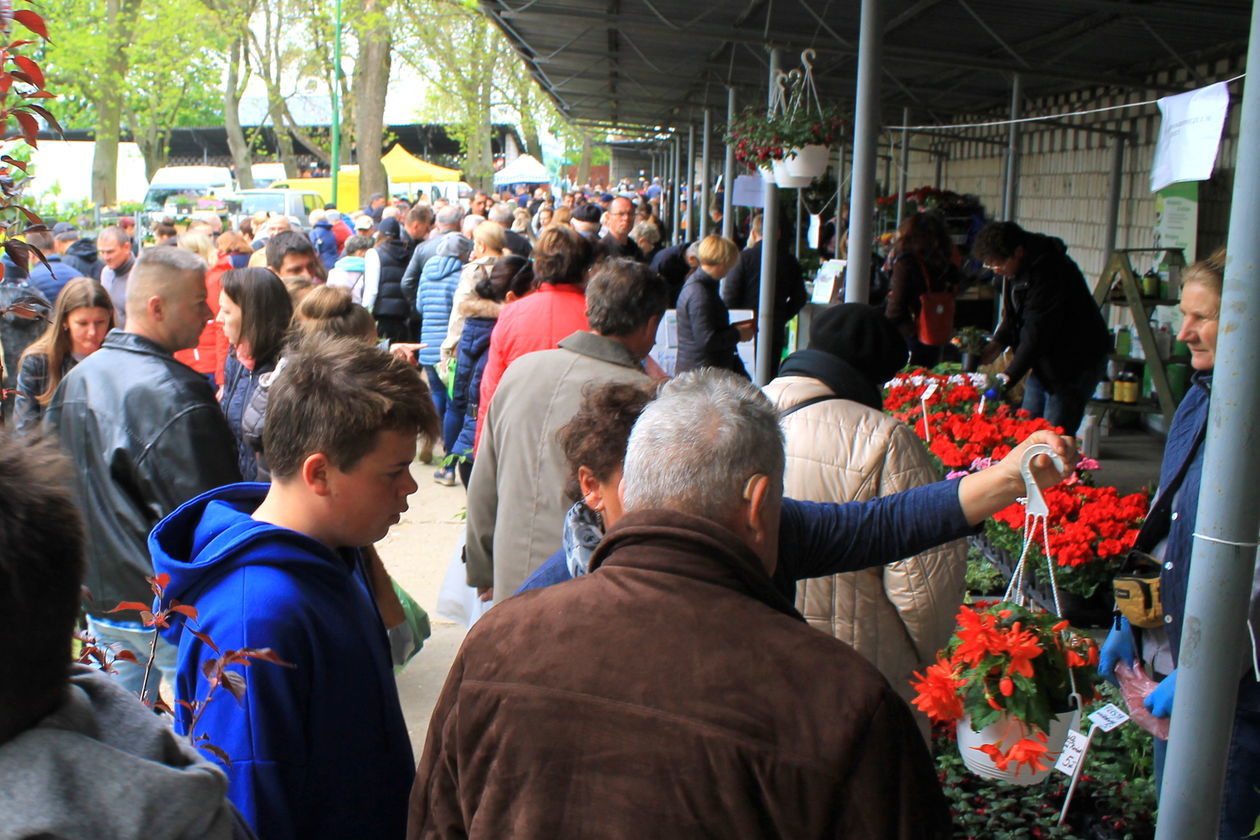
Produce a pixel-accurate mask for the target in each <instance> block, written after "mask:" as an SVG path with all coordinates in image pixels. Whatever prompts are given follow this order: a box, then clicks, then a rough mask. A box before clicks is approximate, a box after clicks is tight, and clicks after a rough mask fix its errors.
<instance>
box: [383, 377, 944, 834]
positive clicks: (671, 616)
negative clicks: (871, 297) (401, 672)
mask: <svg viewBox="0 0 1260 840" xmlns="http://www.w3.org/2000/svg"><path fill="white" fill-rule="evenodd" d="M514 370H515V369H514ZM480 466H481V462H480V460H479V461H478V464H477V469H479V468H480ZM783 475H784V448H783V435H782V432H781V431H780V429H779V416H778V413H777V412H776V411H775V409H774V407H773V406H772V405H771V404H770V403H769V401H768V400H767V399H766V398H765V397H764V396H763V395H762V394H761V392H760V391H758V390H757V388H756V386H754V385H753V384H752V383H750V382H748V381H747V380H742V381H741V380H739V379H737V378H735V377H734V376H733V375H731V374H729V373H726V372H719V371H712V370H701V371H695V372H691V373H688V374H684V375H682V376H680V377H678V378H677V379H675V380H673V381H671V382H669V383H667V384H666V385H665V386H663V388H662V391H661V395H660V397H659V398H658V399H657V400H656V401H655V402H653V403H651V404H650V405H648V406H647V407H646V408H645V409H644V410H643V413H642V414H641V415H640V417H639V419H638V421H637V422H636V423H635V426H634V431H633V432H632V433H631V436H630V443H629V449H628V451H627V453H626V462H625V471H624V478H623V488H624V493H623V498H624V503H625V514H624V515H623V516H622V517H621V518H620V520H619V521H618V522H617V523H616V524H615V525H614V526H613V527H612V528H610V529H609V531H608V533H607V535H606V536H605V538H604V540H603V541H602V543H601V544H600V545H599V547H598V548H597V549H596V550H595V553H594V555H593V556H592V558H591V562H590V565H591V573H590V574H587V575H583V576H581V577H579V578H577V579H576V580H574V581H571V582H569V583H564V584H560V585H557V586H550V587H546V588H543V589H538V590H533V591H530V592H527V593H524V594H522V595H519V596H517V597H514V598H512V599H510V600H508V601H506V602H504V603H502V604H500V605H499V606H497V607H495V608H494V609H493V610H491V611H489V612H488V613H487V614H486V615H485V616H484V617H483V618H482V619H481V620H480V621H478V623H477V624H476V625H475V626H474V627H473V629H472V630H471V631H470V632H469V634H468V637H467V639H466V640H465V642H464V645H463V647H462V649H461V650H460V652H459V655H458V656H457V657H456V660H455V663H454V665H453V666H452V668H451V672H450V676H449V677H448V679H447V683H446V685H445V687H444V688H443V690H442V693H441V696H440V698H439V700H438V703H437V707H436V708H435V710H434V712H433V716H432V718H431V722H430V728H429V734H428V739H427V741H426V744H425V750H424V754H423V757H422V758H421V761H420V766H419V769H418V771H417V775H416V781H415V785H414V787H413V788H412V795H411V812H410V819H409V827H408V836H409V837H412V838H418V837H422V836H428V835H429V833H431V832H433V831H434V829H435V827H436V826H441V827H442V829H443V831H447V832H450V833H453V834H454V833H461V832H466V831H468V830H469V829H470V827H471V826H472V825H474V824H475V825H476V826H477V827H478V831H479V832H484V833H485V834H486V835H487V836H500V835H502V836H507V835H510V834H520V833H522V832H526V833H529V834H532V835H536V836H548V837H565V836H577V835H581V834H584V833H586V832H587V831H588V830H589V827H590V826H592V825H598V826H600V827H601V831H603V832H605V833H608V834H611V835H619V836H620V835H629V834H634V835H636V836H647V837H665V836H678V835H681V834H686V835H689V836H690V835H697V836H698V835H704V836H710V837H749V836H777V837H844V838H851V839H852V838H858V840H863V839H864V838H906V840H909V838H917V839H920V840H921V839H922V838H928V840H931V838H945V837H948V836H950V834H951V832H952V828H951V821H950V816H949V811H948V808H947V805H946V801H945V798H944V796H943V795H942V793H941V789H940V785H939V783H938V782H937V779H936V773H935V769H934V766H933V764H932V760H931V758H930V756H929V755H928V752H927V748H926V746H925V745H924V743H923V740H922V739H921V738H920V737H919V735H918V731H917V729H916V728H915V726H914V723H913V720H912V718H911V715H910V710H909V708H908V707H907V706H906V704H905V702H904V701H903V700H902V699H901V698H900V697H898V696H897V695H896V693H895V692H894V691H893V690H892V689H891V688H890V687H889V685H888V683H887V681H886V680H884V678H883V677H882V676H880V674H879V673H878V671H876V670H875V668H874V666H872V665H871V664H870V663H868V662H867V661H866V660H864V659H863V658H862V657H861V656H859V655H858V654H857V653H856V652H854V651H853V649H852V648H850V647H849V646H848V645H845V644H844V643H843V642H840V641H839V640H837V639H834V638H832V637H830V636H828V635H826V634H824V633H819V632H817V631H816V630H814V629H812V628H810V627H809V626H808V625H807V624H805V622H804V621H803V620H802V618H801V616H800V614H799V613H798V612H797V611H796V610H795V608H793V606H792V604H791V602H790V601H789V600H788V599H787V598H785V597H784V596H783V595H782V594H781V593H780V592H779V591H778V590H777V589H776V587H775V586H774V584H773V582H772V580H771V573H772V572H773V570H774V569H775V567H776V565H777V550H778V536H779V517H780V504H781V501H782V496H783ZM476 481H477V470H476V469H474V472H473V482H474V484H475V483H476ZM557 639H562V640H564V644H557V643H556V640H557ZM557 708H559V709H560V710H561V712H560V713H557ZM455 768H458V773H456V772H454V769H455ZM614 792H615V793H614ZM556 803H563V805H564V807H555V805H556Z"/></svg>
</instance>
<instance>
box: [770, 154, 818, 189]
mask: <svg viewBox="0 0 1260 840" xmlns="http://www.w3.org/2000/svg"><path fill="white" fill-rule="evenodd" d="M772 168H773V170H774V182H775V183H776V184H778V185H779V186H780V187H783V188H785V189H800V188H802V187H808V186H809V185H810V184H812V183H813V182H814V179H813V178H810V177H804V178H801V177H796V176H793V175H792V174H791V173H790V172H788V169H787V162H786V161H782V160H776V161H775V162H774V164H773V167H772Z"/></svg>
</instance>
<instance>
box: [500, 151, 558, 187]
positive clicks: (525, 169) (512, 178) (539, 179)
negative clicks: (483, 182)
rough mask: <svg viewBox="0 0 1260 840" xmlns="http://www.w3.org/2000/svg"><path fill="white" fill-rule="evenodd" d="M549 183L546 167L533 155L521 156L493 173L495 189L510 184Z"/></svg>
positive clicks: (549, 176)
mask: <svg viewBox="0 0 1260 840" xmlns="http://www.w3.org/2000/svg"><path fill="white" fill-rule="evenodd" d="M549 181H551V175H550V174H549V173H548V172H547V167H545V166H543V165H542V164H541V163H539V162H538V159H537V158H535V157H534V156H533V155H521V156H520V157H518V158H517V159H516V160H514V161H512V162H511V163H509V164H508V165H507V166H505V167H503V168H502V169H500V170H499V171H498V172H496V173H494V185H495V186H496V187H504V186H508V185H510V184H546V183H548V182H549Z"/></svg>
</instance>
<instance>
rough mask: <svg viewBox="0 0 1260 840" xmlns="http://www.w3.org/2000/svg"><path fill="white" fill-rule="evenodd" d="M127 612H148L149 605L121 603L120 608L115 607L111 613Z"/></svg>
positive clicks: (137, 602) (131, 602)
mask: <svg viewBox="0 0 1260 840" xmlns="http://www.w3.org/2000/svg"><path fill="white" fill-rule="evenodd" d="M126 610H135V611H136V612H148V610H149V605H148V604H142V603H140V602H139V601H119V602H118V606H116V607H114V608H113V609H112V610H110V612H112V613H116V612H124V611H126Z"/></svg>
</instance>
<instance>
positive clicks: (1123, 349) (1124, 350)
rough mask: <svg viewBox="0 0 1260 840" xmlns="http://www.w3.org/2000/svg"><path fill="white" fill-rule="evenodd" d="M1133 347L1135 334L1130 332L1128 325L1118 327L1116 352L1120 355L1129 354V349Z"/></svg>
mask: <svg viewBox="0 0 1260 840" xmlns="http://www.w3.org/2000/svg"><path fill="white" fill-rule="evenodd" d="M1132 349H1133V335H1132V334H1131V333H1130V332H1129V328H1128V327H1116V353H1117V355H1120V356H1127V355H1129V351H1130V350H1132Z"/></svg>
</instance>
